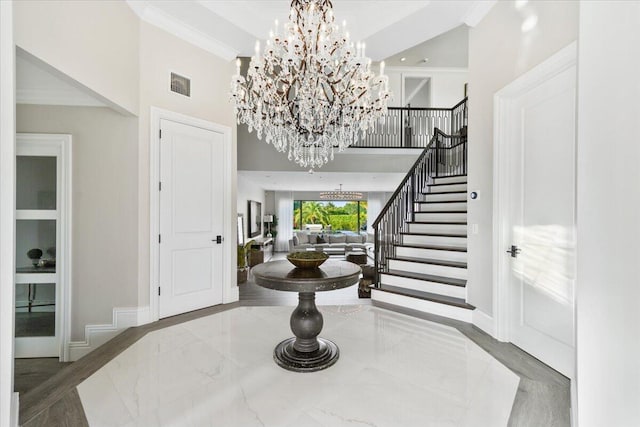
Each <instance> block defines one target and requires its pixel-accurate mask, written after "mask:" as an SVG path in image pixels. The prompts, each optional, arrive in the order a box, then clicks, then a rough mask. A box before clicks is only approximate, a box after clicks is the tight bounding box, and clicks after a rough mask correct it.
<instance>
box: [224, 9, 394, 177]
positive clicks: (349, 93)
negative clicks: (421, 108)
mask: <svg viewBox="0 0 640 427" xmlns="http://www.w3.org/2000/svg"><path fill="white" fill-rule="evenodd" d="M345 29H346V22H343V25H342V26H339V25H337V24H336V23H335V19H334V16H333V10H332V4H331V1H329V0H293V1H292V2H291V12H290V14H289V22H287V23H285V24H284V25H283V28H282V29H281V30H280V29H279V28H278V21H277V20H276V22H275V31H272V32H271V33H270V35H269V39H268V40H267V45H266V47H265V49H264V51H263V52H262V53H261V51H260V42H257V43H256V52H255V56H252V57H251V62H250V64H249V69H248V72H247V77H246V78H245V77H243V76H241V75H240V59H238V60H237V62H236V65H237V71H236V74H235V75H234V76H233V78H232V84H231V99H232V101H233V103H234V108H235V112H236V116H237V119H238V123H245V124H246V125H247V126H248V128H249V132H251V131H253V130H254V129H255V130H256V133H257V136H258V138H259V139H263V137H264V140H265V141H266V142H267V143H270V144H272V145H273V146H274V147H275V148H276V149H277V150H278V151H280V152H288V158H289V160H293V161H295V162H296V163H298V164H299V165H300V166H302V167H305V168H306V167H310V168H311V169H313V168H319V167H321V166H322V165H324V164H325V163H327V162H328V161H329V159H331V160H333V155H334V152H335V151H336V150H337V151H338V152H340V151H343V150H344V149H345V148H347V147H348V146H349V145H351V144H353V143H354V142H356V141H357V140H358V138H359V137H360V136H363V135H364V134H365V133H366V131H367V129H369V128H371V127H372V126H373V124H374V123H375V121H376V120H377V119H378V118H379V117H381V116H382V115H383V114H384V113H386V111H387V101H388V99H389V97H390V94H389V89H388V78H387V77H386V76H385V75H384V62H382V63H380V74H379V75H375V74H374V73H373V72H372V71H371V69H370V68H371V59H369V58H367V57H366V56H365V45H364V43H357V44H355V45H354V43H353V42H352V41H350V40H349V33H348V32H346V31H345Z"/></svg>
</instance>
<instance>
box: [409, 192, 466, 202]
mask: <svg viewBox="0 0 640 427" xmlns="http://www.w3.org/2000/svg"><path fill="white" fill-rule="evenodd" d="M420 200H421V201H423V202H445V201H452V200H455V201H459V202H464V201H466V200H467V193H442V194H423V195H422V198H421V199H420Z"/></svg>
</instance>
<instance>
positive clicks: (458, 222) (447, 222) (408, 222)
mask: <svg viewBox="0 0 640 427" xmlns="http://www.w3.org/2000/svg"><path fill="white" fill-rule="evenodd" d="M407 224H446V225H467V222H466V221H446V222H445V221H440V222H438V221H407Z"/></svg>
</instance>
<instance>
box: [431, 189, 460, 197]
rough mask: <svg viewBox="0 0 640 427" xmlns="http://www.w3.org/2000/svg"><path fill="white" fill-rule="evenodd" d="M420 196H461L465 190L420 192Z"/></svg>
mask: <svg viewBox="0 0 640 427" xmlns="http://www.w3.org/2000/svg"><path fill="white" fill-rule="evenodd" d="M421 193H422V194H424V195H425V196H429V195H434V194H437V195H440V194H462V193H466V190H456V191H439V192H437V193H427V192H424V191H421Z"/></svg>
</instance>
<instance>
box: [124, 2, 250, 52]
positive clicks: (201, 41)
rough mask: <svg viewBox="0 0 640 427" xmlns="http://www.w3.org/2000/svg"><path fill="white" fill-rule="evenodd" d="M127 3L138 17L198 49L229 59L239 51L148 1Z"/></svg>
mask: <svg viewBox="0 0 640 427" xmlns="http://www.w3.org/2000/svg"><path fill="white" fill-rule="evenodd" d="M127 4H128V5H129V7H130V8H131V10H133V11H134V12H135V14H136V15H138V17H139V18H140V19H141V20H142V21H144V22H147V23H149V24H151V25H153V26H156V27H158V28H161V29H163V30H164V31H166V32H168V33H170V34H173V35H174V36H176V37H178V38H180V39H182V40H184V41H186V42H188V43H191V44H192V45H194V46H197V47H199V48H200V49H203V50H206V51H207V52H209V53H212V54H214V55H216V56H219V57H220V58H222V59H224V60H226V61H231V60H233V59H235V58H236V57H237V56H238V55H239V54H240V51H238V50H236V49H233V48H232V47H230V46H228V45H226V44H224V43H222V42H220V41H218V40H216V39H214V38H212V37H210V36H208V35H206V34H204V33H203V32H202V31H199V30H196V29H195V28H193V27H191V26H189V25H187V24H185V23H184V22H182V21H178V20H177V19H175V18H173V17H172V16H170V15H168V14H166V13H165V12H163V11H161V10H160V9H158V8H156V7H154V6H153V5H152V4H151V3H150V2H148V1H140V0H127Z"/></svg>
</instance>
